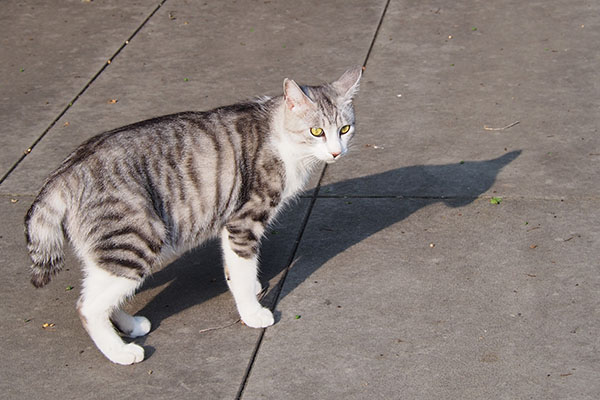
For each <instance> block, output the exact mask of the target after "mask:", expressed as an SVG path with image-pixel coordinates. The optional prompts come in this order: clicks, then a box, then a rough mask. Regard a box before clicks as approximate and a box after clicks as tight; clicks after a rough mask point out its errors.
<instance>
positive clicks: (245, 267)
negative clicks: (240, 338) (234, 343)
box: [221, 228, 275, 328]
mask: <svg viewBox="0 0 600 400" xmlns="http://www.w3.org/2000/svg"><path fill="white" fill-rule="evenodd" d="M221 244H222V247H223V258H224V263H225V270H226V278H227V284H228V285H229V289H230V290H231V293H232V294H233V297H234V299H235V303H236V306H237V309H238V312H239V313H240V317H241V319H242V321H243V322H244V324H246V325H248V326H249V327H252V328H266V327H267V326H271V325H273V323H274V322H275V321H274V319H273V313H271V311H270V310H269V309H267V308H265V307H263V306H261V304H260V303H259V302H258V300H257V298H256V295H257V290H258V289H257V286H258V287H260V283H258V280H257V273H258V255H257V245H258V240H257V239H256V237H255V235H254V233H252V232H251V231H245V230H241V229H235V228H231V231H230V230H228V229H227V228H223V231H222V234H221ZM259 291H260V290H259Z"/></svg>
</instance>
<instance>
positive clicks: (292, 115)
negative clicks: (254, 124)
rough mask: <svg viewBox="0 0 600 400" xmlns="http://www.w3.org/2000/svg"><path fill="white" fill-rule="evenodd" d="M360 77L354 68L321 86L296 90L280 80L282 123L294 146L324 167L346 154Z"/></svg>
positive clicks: (295, 86) (350, 136)
mask: <svg viewBox="0 0 600 400" xmlns="http://www.w3.org/2000/svg"><path fill="white" fill-rule="evenodd" d="M361 75H362V67H360V66H357V67H354V68H351V69H349V70H348V71H346V72H345V73H344V74H343V75H342V76H341V77H340V78H339V79H338V80H337V81H335V82H333V83H329V84H324V85H321V86H298V85H297V84H296V82H294V81H293V80H290V79H285V80H284V82H283V97H284V109H285V111H284V121H283V123H284V128H285V130H286V131H287V132H288V133H289V134H290V135H291V136H292V140H293V141H294V142H295V143H296V145H297V146H301V147H302V148H303V150H304V151H305V152H306V153H309V154H311V155H312V156H314V157H315V158H317V159H319V160H322V161H326V162H328V163H331V162H335V161H336V160H337V159H339V158H340V157H341V156H342V155H344V154H345V153H346V152H347V151H348V144H349V142H350V139H351V138H352V135H353V134H354V108H353V106H352V97H353V96H354V95H355V94H356V92H357V91H358V83H359V81H360V77H361Z"/></svg>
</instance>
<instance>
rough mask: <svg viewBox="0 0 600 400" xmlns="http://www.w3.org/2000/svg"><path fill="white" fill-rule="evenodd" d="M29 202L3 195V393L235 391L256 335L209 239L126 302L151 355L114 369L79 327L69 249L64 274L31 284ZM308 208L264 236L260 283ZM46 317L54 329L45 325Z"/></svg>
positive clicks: (217, 394)
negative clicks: (148, 327)
mask: <svg viewBox="0 0 600 400" xmlns="http://www.w3.org/2000/svg"><path fill="white" fill-rule="evenodd" d="M32 200H33V198H32V197H28V196H19V197H10V196H0V215H2V220H3V224H2V226H1V227H0V265H2V267H3V272H4V279H2V280H1V281H0V293H2V301H1V302H0V319H1V320H2V321H3V327H4V328H3V329H2V330H0V342H1V343H2V346H1V347H0V360H2V361H1V365H2V366H1V368H0V393H2V396H3V397H5V398H11V399H17V398H23V399H25V398H38V397H52V398H64V399H81V398H84V397H85V398H92V399H107V398H130V397H141V396H143V397H144V398H151V399H152V398H155V399H164V398H165V396H174V397H177V398H188V397H190V396H192V397H194V398H234V397H235V394H236V393H237V391H238V387H239V384H240V382H241V381H242V379H243V376H244V373H245V371H246V367H247V365H248V361H249V360H250V358H251V356H252V353H253V351H254V347H255V344H256V341H257V339H258V337H259V335H260V331H259V330H255V329H251V328H248V327H246V326H243V325H241V324H240V323H239V322H238V323H235V322H236V321H237V320H238V318H239V317H238V314H237V311H236V309H235V305H234V302H233V298H232V296H231V295H230V293H229V292H228V291H227V285H226V284H225V281H224V278H223V272H222V267H221V255H220V250H219V247H218V246H217V245H216V244H215V243H211V244H209V245H207V246H205V247H203V248H201V249H199V250H197V251H194V252H192V253H190V254H188V255H186V256H184V257H182V258H181V259H179V260H178V261H177V262H175V263H173V264H171V265H169V266H166V267H164V268H163V269H162V270H160V271H157V272H156V273H155V274H154V275H153V276H152V277H151V278H149V279H148V281H147V282H146V284H145V285H144V287H143V288H142V289H141V291H140V293H139V294H138V295H137V296H136V297H135V298H134V300H133V301H132V302H131V303H130V304H129V305H128V309H129V311H131V312H132V313H136V314H139V315H145V316H146V317H148V318H149V319H150V320H151V321H152V323H153V328H152V331H151V333H150V334H149V335H148V336H146V337H144V338H140V339H136V343H139V344H142V345H143V346H144V348H145V350H146V354H147V355H148V356H147V358H146V360H144V362H142V363H140V364H136V365H133V366H128V367H123V366H117V365H114V364H112V363H110V362H108V361H107V360H106V359H105V358H104V357H103V356H102V355H101V354H100V352H99V351H98V350H97V349H96V348H95V346H94V345H93V343H92V342H91V340H90V339H89V337H88V336H87V334H86V333H85V331H84V330H83V327H82V326H81V323H80V321H79V318H78V316H77V312H76V311H75V303H76V300H77V297H78V295H79V286H80V279H81V275H80V271H79V267H78V262H77V260H76V259H75V258H74V257H73V256H72V255H71V254H69V256H68V258H67V262H66V270H64V271H62V272H61V273H60V274H59V275H57V276H56V278H55V279H54V280H53V282H51V283H50V284H49V285H48V286H47V287H45V288H43V289H39V290H36V289H34V288H33V286H31V285H29V283H28V279H29V277H28V275H29V269H28V266H29V265H30V261H29V259H28V256H27V250H26V249H25V244H24V238H23V228H22V221H23V216H24V214H25V212H26V211H27V208H28V207H29V204H30V203H31V201H32ZM308 204H309V202H308V200H302V201H300V202H299V203H298V204H296V206H295V207H293V208H290V209H289V210H288V212H286V213H284V214H282V216H281V218H280V220H279V222H278V224H276V225H275V226H273V228H272V230H271V231H270V234H269V236H268V238H267V239H266V240H265V242H264V246H263V251H262V257H261V259H262V271H263V273H262V275H261V279H262V281H263V282H264V283H265V284H268V283H269V282H270V286H271V287H275V286H276V284H277V282H278V278H279V276H278V275H279V274H280V273H281V271H282V270H283V269H284V268H286V267H287V265H288V262H289V258H290V256H291V252H292V250H293V248H294V245H295V242H296V239H297V237H298V234H299V230H300V228H301V225H302V224H301V222H302V220H303V219H304V217H305V214H306V210H307V206H308ZM71 287H72V289H67V288H71ZM44 323H48V324H54V325H53V326H52V327H48V328H46V329H44V328H43V327H42V325H43V324H44ZM213 328H217V329H213Z"/></svg>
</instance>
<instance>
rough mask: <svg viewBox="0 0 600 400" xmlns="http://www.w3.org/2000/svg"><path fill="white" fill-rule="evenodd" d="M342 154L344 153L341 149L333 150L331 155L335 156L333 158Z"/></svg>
mask: <svg viewBox="0 0 600 400" xmlns="http://www.w3.org/2000/svg"><path fill="white" fill-rule="evenodd" d="M340 154H342V152H341V151H336V152H332V153H331V155H332V156H333V158H336V157H337V156H339V155H340Z"/></svg>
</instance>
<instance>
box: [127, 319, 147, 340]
mask: <svg viewBox="0 0 600 400" xmlns="http://www.w3.org/2000/svg"><path fill="white" fill-rule="evenodd" d="M133 318H134V320H135V326H134V328H133V330H132V331H131V333H129V335H128V336H129V337H130V338H136V337H140V336H145V335H147V334H148V332H150V328H152V324H151V323H150V321H149V320H148V318H146V317H142V316H135V317H133Z"/></svg>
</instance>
